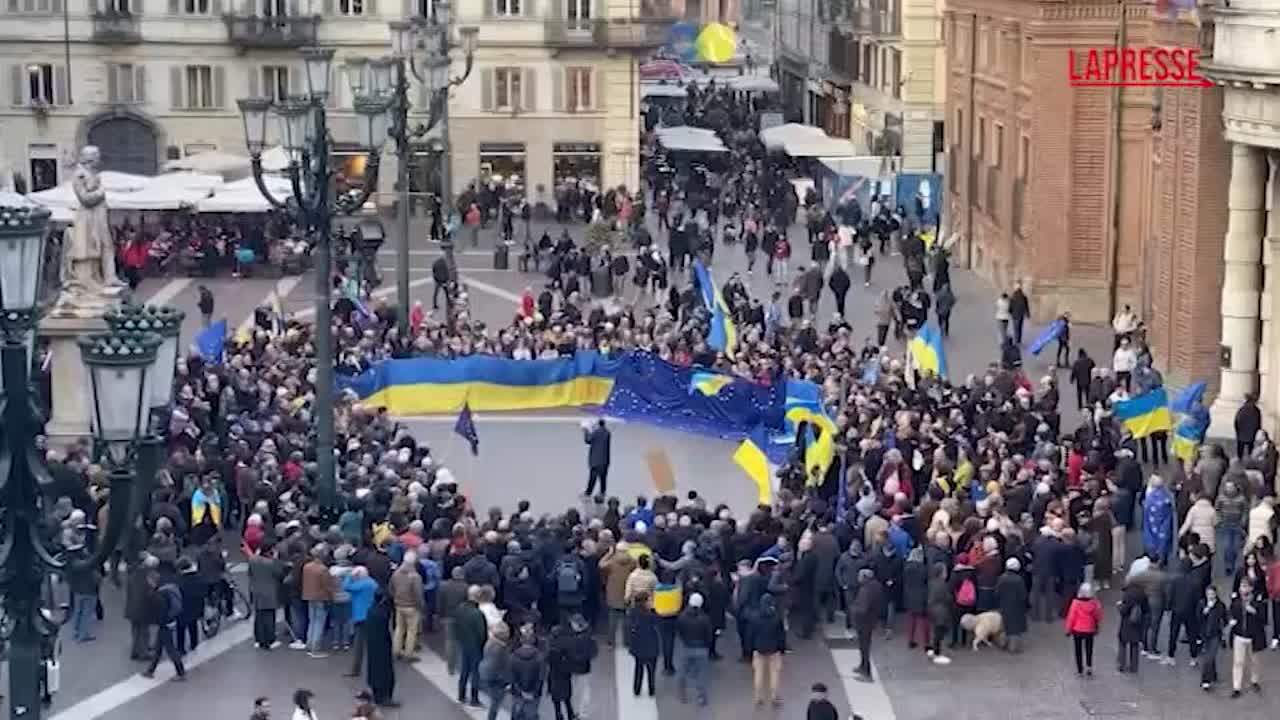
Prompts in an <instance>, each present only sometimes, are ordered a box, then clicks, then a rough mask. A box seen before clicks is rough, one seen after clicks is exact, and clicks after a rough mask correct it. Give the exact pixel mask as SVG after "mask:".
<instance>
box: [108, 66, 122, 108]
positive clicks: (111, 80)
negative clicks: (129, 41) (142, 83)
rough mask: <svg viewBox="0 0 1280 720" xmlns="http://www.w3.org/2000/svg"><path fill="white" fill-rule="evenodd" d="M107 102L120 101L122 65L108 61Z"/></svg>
mask: <svg viewBox="0 0 1280 720" xmlns="http://www.w3.org/2000/svg"><path fill="white" fill-rule="evenodd" d="M107 102H109V103H114V102H120V66H119V65H113V64H112V63H107Z"/></svg>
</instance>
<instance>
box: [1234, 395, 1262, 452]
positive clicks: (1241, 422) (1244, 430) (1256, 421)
mask: <svg viewBox="0 0 1280 720" xmlns="http://www.w3.org/2000/svg"><path fill="white" fill-rule="evenodd" d="M1261 429H1262V411H1261V410H1259V409H1258V398H1257V397H1255V396H1254V394H1253V393H1249V394H1248V395H1245V396H1244V404H1243V405H1241V406H1240V409H1239V410H1237V411H1236V421H1235V430H1236V458H1245V457H1248V455H1249V454H1250V453H1252V452H1253V440H1254V438H1255V437H1257V436H1258V431H1259V430H1261Z"/></svg>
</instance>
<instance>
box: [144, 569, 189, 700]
mask: <svg viewBox="0 0 1280 720" xmlns="http://www.w3.org/2000/svg"><path fill="white" fill-rule="evenodd" d="M147 605H148V608H149V610H150V613H151V624H153V625H155V626H156V642H155V647H154V648H153V649H152V654H151V663H150V665H148V666H147V669H146V670H143V671H142V677H145V678H153V677H155V675H156V667H157V666H159V664H160V658H161V657H164V656H166V655H167V656H168V657H169V660H170V661H171V662H172V663H173V671H174V673H176V675H175V677H174V679H175V680H186V679H187V670H186V668H184V667H183V665H182V656H181V655H180V654H179V653H178V648H177V645H176V644H175V643H174V640H175V633H176V632H177V629H178V620H179V619H180V618H181V617H182V591H181V590H179V589H178V584H177V583H176V582H175V581H173V580H172V579H167V580H165V581H163V582H158V583H153V584H152V586H151V591H150V592H149V593H148V595H147Z"/></svg>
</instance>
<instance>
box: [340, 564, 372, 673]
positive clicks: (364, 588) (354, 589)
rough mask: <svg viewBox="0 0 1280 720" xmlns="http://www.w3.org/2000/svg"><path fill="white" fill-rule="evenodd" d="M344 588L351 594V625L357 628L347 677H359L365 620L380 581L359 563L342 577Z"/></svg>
mask: <svg viewBox="0 0 1280 720" xmlns="http://www.w3.org/2000/svg"><path fill="white" fill-rule="evenodd" d="M342 589H343V590H344V591H345V592H346V593H347V594H348V595H350V596H351V625H352V627H353V628H355V642H354V643H353V645H352V648H351V650H352V652H351V670H350V671H349V672H348V673H347V677H359V676H360V667H361V661H362V660H363V659H364V647H365V641H366V640H367V636H366V635H365V630H364V621H365V620H366V619H368V617H369V608H371V607H373V598H374V595H375V594H376V593H377V591H378V583H377V582H376V581H375V580H374V579H373V578H371V577H369V569H368V568H366V567H364V566H363V565H359V566H356V567H355V568H354V569H352V571H351V574H350V575H348V576H347V577H345V578H343V579H342Z"/></svg>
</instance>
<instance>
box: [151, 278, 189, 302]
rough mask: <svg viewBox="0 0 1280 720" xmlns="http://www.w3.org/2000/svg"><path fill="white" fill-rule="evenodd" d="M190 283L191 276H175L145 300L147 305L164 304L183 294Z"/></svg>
mask: <svg viewBox="0 0 1280 720" xmlns="http://www.w3.org/2000/svg"><path fill="white" fill-rule="evenodd" d="M190 284H191V278H186V277H184V278H174V279H173V280H170V281H169V282H167V283H165V284H164V286H163V287H161V288H160V289H159V290H157V291H155V293H153V294H152V295H151V297H149V298H147V299H146V301H145V302H146V304H147V305H164V304H166V303H168V302H169V301H170V300H172V299H174V298H176V297H178V295H180V294H182V291H183V290H186V289H187V286H188V285H190Z"/></svg>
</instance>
